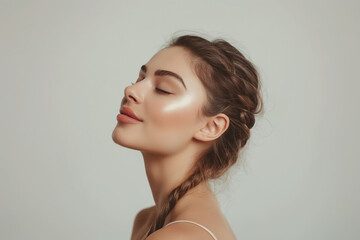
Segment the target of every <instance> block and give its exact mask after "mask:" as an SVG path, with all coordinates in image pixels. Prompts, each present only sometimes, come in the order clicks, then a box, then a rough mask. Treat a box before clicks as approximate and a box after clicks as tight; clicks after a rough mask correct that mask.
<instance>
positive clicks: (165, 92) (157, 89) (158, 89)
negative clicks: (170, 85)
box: [155, 88, 171, 94]
mask: <svg viewBox="0 0 360 240" xmlns="http://www.w3.org/2000/svg"><path fill="white" fill-rule="evenodd" d="M155 89H156V91H158V92H160V93H161V94H171V93H169V92H167V91H164V90H162V89H160V88H155Z"/></svg>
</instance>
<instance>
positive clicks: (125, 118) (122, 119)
mask: <svg viewBox="0 0 360 240" xmlns="http://www.w3.org/2000/svg"><path fill="white" fill-rule="evenodd" d="M116 118H117V120H118V121H119V122H121V123H141V121H139V120H136V119H134V118H131V117H129V116H127V115H125V114H121V113H120V114H118V115H117V116H116Z"/></svg>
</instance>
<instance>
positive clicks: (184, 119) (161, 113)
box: [152, 95, 199, 131]
mask: <svg viewBox="0 0 360 240" xmlns="http://www.w3.org/2000/svg"><path fill="white" fill-rule="evenodd" d="M198 105H199V103H198V102H197V101H196V99H195V98H194V97H191V96H189V95H187V96H184V97H182V98H181V99H176V100H174V101H173V102H171V103H165V104H164V103H161V104H159V105H158V107H155V109H156V110H154V111H153V112H152V120H153V123H154V124H156V125H157V126H159V127H162V128H163V129H167V130H170V129H172V130H175V131H176V129H183V128H184V127H188V126H191V125H193V124H194V123H195V121H196V118H197V113H198Z"/></svg>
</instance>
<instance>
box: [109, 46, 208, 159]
mask: <svg viewBox="0 0 360 240" xmlns="http://www.w3.org/2000/svg"><path fill="white" fill-rule="evenodd" d="M191 61H192V57H191V55H190V53H189V52H188V50H186V49H185V48H182V47H170V48H165V49H162V50H161V51H159V52H158V53H156V54H155V55H154V56H153V57H152V58H151V59H150V60H149V61H148V62H147V63H146V64H145V65H143V66H142V67H141V69H140V73H139V78H138V79H137V81H136V83H135V84H134V85H131V86H128V87H126V88H125V92H124V95H125V96H124V98H123V100H122V102H121V108H122V109H124V108H123V107H128V108H130V109H131V110H132V111H133V112H134V113H135V114H136V115H137V117H138V118H140V119H141V120H142V121H141V122H137V123H124V122H122V121H118V123H117V125H116V127H115V129H114V131H113V134H112V138H113V140H114V142H116V143H117V144H119V145H122V146H125V147H128V148H132V149H137V150H140V151H142V152H151V153H157V154H165V155H166V154H174V153H176V152H178V151H181V150H183V149H184V148H186V147H188V146H189V144H191V142H192V141H195V140H194V139H193V135H194V134H195V133H196V132H197V131H198V130H199V129H200V128H201V127H203V124H204V121H203V120H202V118H201V117H202V115H201V111H200V110H201V107H202V106H203V104H204V103H205V101H206V92H205V88H204V87H203V85H202V83H201V82H200V80H199V79H198V77H197V75H196V73H195V71H194V69H193V66H192V64H191Z"/></svg>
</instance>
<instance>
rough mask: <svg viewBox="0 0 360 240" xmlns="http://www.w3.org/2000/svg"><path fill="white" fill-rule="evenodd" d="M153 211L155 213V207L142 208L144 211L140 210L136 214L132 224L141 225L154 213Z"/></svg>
mask: <svg viewBox="0 0 360 240" xmlns="http://www.w3.org/2000/svg"><path fill="white" fill-rule="evenodd" d="M154 211H155V206H152V207H148V208H144V209H142V210H140V211H139V212H138V213H137V214H136V217H135V220H134V224H135V223H137V222H139V223H143V222H144V221H146V220H148V219H149V217H150V216H151V215H152V214H153V213H154Z"/></svg>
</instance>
